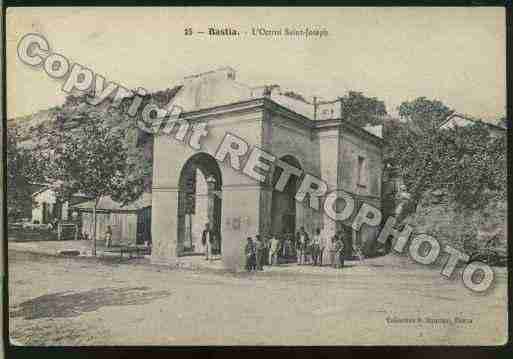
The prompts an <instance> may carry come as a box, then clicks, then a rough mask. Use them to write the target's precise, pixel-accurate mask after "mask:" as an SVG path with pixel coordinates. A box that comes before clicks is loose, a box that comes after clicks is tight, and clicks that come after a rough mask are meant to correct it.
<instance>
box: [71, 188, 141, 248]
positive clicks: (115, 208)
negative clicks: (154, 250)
mask: <svg viewBox="0 0 513 359" xmlns="http://www.w3.org/2000/svg"><path fill="white" fill-rule="evenodd" d="M72 207H73V210H75V211H77V212H78V216H79V217H80V219H81V227H82V228H81V230H82V237H83V238H86V239H91V238H93V233H94V231H93V230H94V217H93V208H94V201H87V202H83V203H80V204H77V205H75V206H72ZM107 226H110V227H111V229H112V244H113V245H135V244H144V243H146V242H151V232H150V231H151V193H144V194H143V195H142V196H141V197H140V198H139V199H138V200H136V201H134V202H132V203H130V204H127V205H125V206H123V205H122V204H120V203H118V202H115V201H113V200H112V199H111V198H110V197H108V196H107V197H102V198H101V199H100V201H99V203H98V205H97V207H96V238H97V239H98V240H104V236H105V232H106V231H107Z"/></svg>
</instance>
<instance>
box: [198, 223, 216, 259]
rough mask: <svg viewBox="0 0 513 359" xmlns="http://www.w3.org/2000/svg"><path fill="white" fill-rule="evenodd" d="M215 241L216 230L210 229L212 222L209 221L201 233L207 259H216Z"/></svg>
mask: <svg viewBox="0 0 513 359" xmlns="http://www.w3.org/2000/svg"><path fill="white" fill-rule="evenodd" d="M214 241H215V238H214V232H213V231H212V230H211V229H210V224H209V223H208V222H207V223H205V229H204V230H203V234H202V235H201V243H202V244H203V247H204V248H205V260H209V259H210V261H213V260H214V255H213V254H212V245H213V244H214Z"/></svg>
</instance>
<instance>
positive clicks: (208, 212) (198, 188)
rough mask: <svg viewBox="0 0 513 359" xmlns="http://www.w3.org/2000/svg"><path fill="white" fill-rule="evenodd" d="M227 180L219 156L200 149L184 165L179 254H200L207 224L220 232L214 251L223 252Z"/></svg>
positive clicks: (182, 172)
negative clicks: (223, 196) (224, 204)
mask: <svg viewBox="0 0 513 359" xmlns="http://www.w3.org/2000/svg"><path fill="white" fill-rule="evenodd" d="M222 186H223V182H222V175H221V169H220V167H219V164H218V163H217V161H216V159H215V158H214V157H212V156H211V155H209V154H207V153H197V154H195V155H193V156H192V157H190V158H189V159H188V160H187V161H186V162H185V164H184V165H183V167H182V170H181V172H180V180H179V197H178V229H177V232H178V233H177V238H178V255H199V254H203V253H204V252H205V250H206V248H205V246H204V245H203V243H202V234H203V230H204V229H205V224H206V223H207V222H208V223H209V224H210V228H211V229H212V230H213V231H214V232H215V233H216V241H215V243H214V245H213V254H217V255H220V254H221V208H222V195H221V190H222Z"/></svg>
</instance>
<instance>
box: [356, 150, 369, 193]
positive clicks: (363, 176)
mask: <svg viewBox="0 0 513 359" xmlns="http://www.w3.org/2000/svg"><path fill="white" fill-rule="evenodd" d="M357 185H358V186H360V187H367V160H366V159H365V157H362V156H358V173H357Z"/></svg>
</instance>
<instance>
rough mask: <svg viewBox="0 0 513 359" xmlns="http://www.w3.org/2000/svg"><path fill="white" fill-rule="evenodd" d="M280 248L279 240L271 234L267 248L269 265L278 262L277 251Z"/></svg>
mask: <svg viewBox="0 0 513 359" xmlns="http://www.w3.org/2000/svg"><path fill="white" fill-rule="evenodd" d="M279 249H280V241H279V240H278V238H276V236H272V238H271V245H270V248H269V265H275V264H278V251H279Z"/></svg>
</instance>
